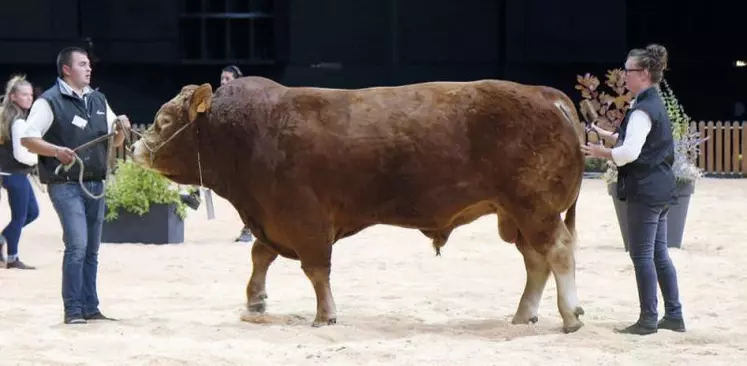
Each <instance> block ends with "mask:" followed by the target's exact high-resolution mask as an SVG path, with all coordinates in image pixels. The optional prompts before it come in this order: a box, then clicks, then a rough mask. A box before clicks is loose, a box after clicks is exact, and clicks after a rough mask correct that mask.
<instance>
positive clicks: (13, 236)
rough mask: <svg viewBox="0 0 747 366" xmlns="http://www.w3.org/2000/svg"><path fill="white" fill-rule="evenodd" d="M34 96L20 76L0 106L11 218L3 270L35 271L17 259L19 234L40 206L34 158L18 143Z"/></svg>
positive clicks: (0, 155) (1, 159) (0, 145)
mask: <svg viewBox="0 0 747 366" xmlns="http://www.w3.org/2000/svg"><path fill="white" fill-rule="evenodd" d="M33 93H34V91H33V89H32V88H31V83H29V82H28V81H26V79H25V78H24V77H23V76H14V77H13V78H11V79H10V81H8V83H7V85H6V87H5V97H4V98H3V99H2V103H0V171H1V172H2V174H3V176H2V177H3V187H4V188H5V190H6V191H7V192H8V203H9V204H10V216H11V218H10V222H9V223H8V225H7V226H5V229H4V230H3V232H2V238H1V239H0V247H1V246H2V245H3V244H6V243H7V245H8V258H7V261H4V262H5V266H6V268H16V269H34V267H32V266H29V265H26V264H24V263H23V262H21V259H20V258H18V241H19V240H20V238H21V230H22V229H23V228H24V227H25V226H26V225H28V224H30V223H31V222H32V221H34V220H36V218H37V217H38V216H39V206H38V205H37V203H36V196H35V195H34V190H33V189H32V187H31V182H29V173H31V171H32V169H33V168H34V166H36V163H37V156H36V154H32V153H30V152H29V151H28V150H27V149H26V148H25V147H23V146H22V145H21V140H20V139H21V137H22V134H23V131H25V130H26V121H25V118H26V116H27V114H28V111H29V109H30V108H31V103H32V102H33V100H34V95H33Z"/></svg>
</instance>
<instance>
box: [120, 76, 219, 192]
mask: <svg viewBox="0 0 747 366" xmlns="http://www.w3.org/2000/svg"><path fill="white" fill-rule="evenodd" d="M212 97H213V89H212V87H211V86H210V84H202V85H200V86H197V85H187V86H185V87H183V88H182V90H181V91H180V92H179V94H177V95H176V96H175V97H174V98H172V99H171V100H170V101H168V102H166V103H165V104H164V105H163V106H161V109H159V110H158V112H156V116H155V118H154V119H153V123H152V124H151V125H150V127H149V128H148V130H146V131H145V132H144V133H143V134H142V137H141V138H140V139H139V140H138V141H137V142H135V144H134V145H133V148H132V150H133V151H132V153H133V154H132V155H133V160H134V161H135V162H136V163H138V164H140V165H143V166H145V167H147V168H150V169H153V170H155V171H157V172H159V173H161V174H163V175H164V176H166V177H167V178H169V179H171V180H173V181H175V182H177V183H181V184H197V183H198V182H199V177H198V175H199V173H198V166H197V149H198V146H197V126H196V123H195V121H197V119H198V117H200V115H201V114H203V113H207V112H208V111H209V110H210V105H211V102H212Z"/></svg>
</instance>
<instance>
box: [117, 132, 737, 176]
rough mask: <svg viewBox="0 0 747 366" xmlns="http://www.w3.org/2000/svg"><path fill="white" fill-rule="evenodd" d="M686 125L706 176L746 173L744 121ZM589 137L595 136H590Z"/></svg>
mask: <svg viewBox="0 0 747 366" xmlns="http://www.w3.org/2000/svg"><path fill="white" fill-rule="evenodd" d="M690 127H691V128H692V129H693V130H694V131H697V132H698V133H700V136H701V137H702V138H707V140H706V141H705V142H703V143H702V144H701V145H700V148H699V149H700V153H699V154H698V156H697V158H696V162H697V165H698V167H699V168H701V169H703V171H704V172H705V173H706V174H707V175H709V176H726V177H747V122H745V123H742V122H739V121H734V122H731V121H727V122H722V121H716V122H713V121H708V122H706V121H700V122H692V123H691V124H690ZM147 128H148V126H147V125H144V124H138V125H132V129H133V130H134V132H130V141H132V142H134V141H136V140H137V139H138V138H139V136H138V135H137V134H136V133H135V132H139V133H142V132H144V131H145V130H146V129H147ZM590 140H591V141H594V140H596V137H592V136H590ZM116 158H117V159H128V158H129V157H128V156H126V154H125V150H124V147H119V148H118V149H117V151H116Z"/></svg>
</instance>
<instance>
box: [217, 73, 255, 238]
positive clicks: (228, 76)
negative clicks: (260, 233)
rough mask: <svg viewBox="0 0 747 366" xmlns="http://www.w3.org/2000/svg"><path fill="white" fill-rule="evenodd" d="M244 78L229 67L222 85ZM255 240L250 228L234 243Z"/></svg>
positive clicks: (221, 76)
mask: <svg viewBox="0 0 747 366" xmlns="http://www.w3.org/2000/svg"><path fill="white" fill-rule="evenodd" d="M242 76H244V74H242V73H241V70H240V69H239V68H238V67H237V66H236V65H228V66H226V67H224V68H223V69H222V70H221V72H220V85H221V86H222V85H226V83H228V82H230V81H232V80H236V79H238V78H240V77H242ZM252 240H254V236H253V235H252V232H251V231H250V230H249V228H248V227H244V228H243V229H241V233H240V234H239V237H238V238H236V239H235V240H234V241H236V242H239V241H240V242H251V241H252Z"/></svg>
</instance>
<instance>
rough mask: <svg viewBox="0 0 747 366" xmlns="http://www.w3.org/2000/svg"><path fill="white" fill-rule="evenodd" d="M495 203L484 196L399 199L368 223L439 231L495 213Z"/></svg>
mask: <svg viewBox="0 0 747 366" xmlns="http://www.w3.org/2000/svg"><path fill="white" fill-rule="evenodd" d="M496 207H497V206H496V203H495V202H492V201H490V200H487V199H485V198H483V199H477V198H476V199H472V200H465V199H455V198H454V197H451V198H448V197H442V198H440V199H434V200H432V201H428V202H423V201H414V202H399V203H397V204H394V205H392V206H390V207H388V208H387V209H385V210H383V211H378V212H377V213H376V215H374V217H373V220H372V222H371V224H384V225H393V226H399V227H404V228H411V229H419V230H442V229H446V228H455V227H458V226H461V225H465V224H468V223H470V222H472V221H474V220H476V219H478V218H480V217H481V216H484V215H487V214H492V213H495V212H496Z"/></svg>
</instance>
